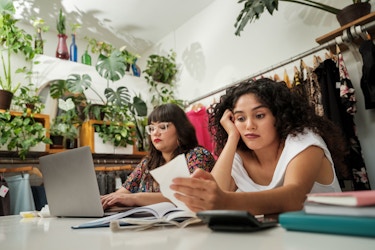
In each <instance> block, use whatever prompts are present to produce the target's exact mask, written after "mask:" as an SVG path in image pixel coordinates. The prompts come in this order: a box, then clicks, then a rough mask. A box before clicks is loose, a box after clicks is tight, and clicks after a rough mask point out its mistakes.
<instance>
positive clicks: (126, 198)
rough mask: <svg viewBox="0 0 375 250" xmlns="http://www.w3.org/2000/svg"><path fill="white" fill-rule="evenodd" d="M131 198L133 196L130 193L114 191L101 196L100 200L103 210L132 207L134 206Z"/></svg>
mask: <svg viewBox="0 0 375 250" xmlns="http://www.w3.org/2000/svg"><path fill="white" fill-rule="evenodd" d="M132 198H133V195H132V194H130V193H126V192H121V191H120V192H119V191H116V192H113V193H110V194H106V195H103V196H101V197H100V200H101V202H102V205H103V209H106V208H109V207H112V206H127V207H132V206H134V205H135V204H134V202H133V199H132Z"/></svg>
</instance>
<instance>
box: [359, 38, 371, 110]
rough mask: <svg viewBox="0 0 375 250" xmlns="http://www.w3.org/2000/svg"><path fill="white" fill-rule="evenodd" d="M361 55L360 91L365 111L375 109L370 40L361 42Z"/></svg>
mask: <svg viewBox="0 0 375 250" xmlns="http://www.w3.org/2000/svg"><path fill="white" fill-rule="evenodd" d="M359 52H360V53H361V55H362V61H363V66H362V77H361V89H362V92H363V96H364V99H365V108H366V109H375V45H374V43H373V42H372V41H371V40H366V41H363V42H362V43H361V45H360V47H359Z"/></svg>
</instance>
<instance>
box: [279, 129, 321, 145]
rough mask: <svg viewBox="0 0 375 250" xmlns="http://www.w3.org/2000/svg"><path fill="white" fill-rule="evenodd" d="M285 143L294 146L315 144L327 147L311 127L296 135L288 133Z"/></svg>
mask: <svg viewBox="0 0 375 250" xmlns="http://www.w3.org/2000/svg"><path fill="white" fill-rule="evenodd" d="M285 145H289V146H291V145H293V146H295V147H302V146H310V145H316V146H319V147H322V148H326V147H327V145H326V143H325V141H324V140H323V138H322V137H321V136H320V135H319V134H317V133H315V132H314V131H312V130H311V129H305V130H304V132H303V133H298V134H297V135H289V136H288V137H287V139H286V142H285Z"/></svg>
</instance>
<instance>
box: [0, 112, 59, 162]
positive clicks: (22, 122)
mask: <svg viewBox="0 0 375 250" xmlns="http://www.w3.org/2000/svg"><path fill="white" fill-rule="evenodd" d="M46 132H47V131H46V128H45V127H44V126H43V124H42V123H41V122H39V121H37V120H36V119H35V118H34V113H32V112H31V113H30V112H28V111H27V109H26V108H24V110H23V112H22V114H21V115H13V114H11V112H10V111H9V110H7V111H5V112H0V135H1V136H0V145H2V146H4V145H6V146H7V149H8V150H9V151H12V150H16V151H17V153H18V155H19V157H20V158H21V159H22V160H24V159H25V158H26V156H27V153H28V152H29V151H30V149H31V148H32V147H34V146H36V145H38V144H39V143H45V144H51V143H52V141H51V140H50V138H48V137H47V136H46Z"/></svg>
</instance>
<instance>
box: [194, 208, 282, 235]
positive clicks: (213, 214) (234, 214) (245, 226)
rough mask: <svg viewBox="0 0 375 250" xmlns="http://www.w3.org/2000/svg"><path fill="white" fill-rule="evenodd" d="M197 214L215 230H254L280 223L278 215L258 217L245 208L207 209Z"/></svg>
mask: <svg viewBox="0 0 375 250" xmlns="http://www.w3.org/2000/svg"><path fill="white" fill-rule="evenodd" d="M197 216H198V218H200V219H201V220H202V221H203V222H204V223H206V224H207V225H208V227H209V228H210V229H212V230H213V231H227V232H253V231H259V230H263V229H267V228H272V227H275V226H277V225H278V221H277V218H276V217H267V216H259V217H256V216H254V215H252V214H250V213H249V212H248V211H243V210H206V211H201V212H198V213H197Z"/></svg>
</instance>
